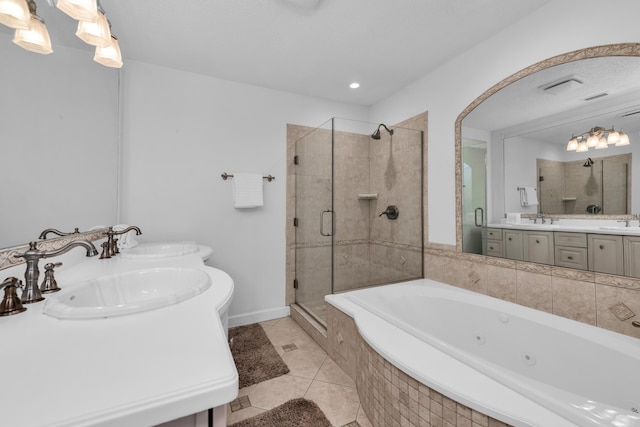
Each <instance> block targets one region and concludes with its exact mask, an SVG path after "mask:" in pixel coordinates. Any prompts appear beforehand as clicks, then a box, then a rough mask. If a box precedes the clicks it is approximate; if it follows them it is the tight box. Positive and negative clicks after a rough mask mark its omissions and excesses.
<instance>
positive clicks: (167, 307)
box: [0, 242, 238, 427]
mask: <svg viewBox="0 0 640 427" xmlns="http://www.w3.org/2000/svg"><path fill="white" fill-rule="evenodd" d="M94 243H98V242H94ZM179 246H180V245H178V244H174V245H172V244H165V245H155V247H154V245H150V244H149V245H144V244H142V245H139V246H138V247H137V249H136V248H134V249H135V250H130V251H129V253H124V252H123V253H121V254H120V255H118V256H115V257H113V258H111V259H99V257H97V256H95V257H92V258H86V257H85V251H83V250H71V251H69V252H68V253H67V254H65V255H62V256H60V257H57V258H56V261H62V262H63V266H64V267H61V268H60V271H56V280H57V283H58V286H59V287H60V288H62V290H61V291H60V292H57V293H52V294H47V295H46V299H45V301H42V302H37V303H32V304H26V305H25V307H26V308H27V310H26V311H25V312H23V313H20V314H15V315H11V316H6V317H0V337H2V340H3V346H2V347H3V348H2V360H3V362H4V363H3V366H4V372H3V375H2V381H3V387H0V401H1V402H3V405H2V407H3V410H2V421H1V424H2V425H11V426H22V427H36V426H88V425H96V426H118V427H123V426H135V427H139V426H152V425H158V424H162V423H165V422H169V421H171V420H176V419H179V418H183V417H190V418H191V420H190V421H189V420H187V421H188V422H185V421H184V419H183V420H182V421H181V422H180V425H194V426H201V425H204V426H206V425H208V412H209V411H208V409H210V408H214V410H213V422H214V424H213V425H214V426H216V427H218V426H226V414H225V407H226V404H227V403H228V402H230V401H232V400H233V399H235V398H236V396H237V393H238V375H237V371H236V368H235V365H234V362H233V358H232V356H231V353H230V350H229V347H228V345H227V320H226V319H227V311H228V308H229V305H230V303H231V298H232V295H233V280H232V279H231V278H230V277H229V275H227V274H226V273H225V272H223V271H221V270H218V269H215V268H212V267H208V266H205V265H204V262H203V257H205V258H206V257H207V256H208V255H209V254H210V249H209V248H206V247H201V246H200V247H196V248H197V250H184V247H181V248H179ZM41 264H44V263H42V262H41ZM24 268H25V267H24V264H22V265H18V266H15V267H11V268H9V269H6V270H2V277H8V276H15V277H18V278H22V276H23V275H24ZM40 268H41V269H42V266H40Z"/></svg>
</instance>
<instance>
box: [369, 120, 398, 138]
mask: <svg viewBox="0 0 640 427" xmlns="http://www.w3.org/2000/svg"><path fill="white" fill-rule="evenodd" d="M381 127H384V128H385V129H386V130H387V132H389V135H393V129H389V128H388V127H387V125H385V124H384V123H380V124H379V125H378V129H376V131H375V132H374V133H372V134H371V139H380V128H381Z"/></svg>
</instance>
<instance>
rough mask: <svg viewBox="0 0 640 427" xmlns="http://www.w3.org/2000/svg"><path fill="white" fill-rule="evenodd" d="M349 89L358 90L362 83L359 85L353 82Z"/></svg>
mask: <svg viewBox="0 0 640 427" xmlns="http://www.w3.org/2000/svg"><path fill="white" fill-rule="evenodd" d="M349 87H350V88H351V89H358V88H359V87H360V83H358V82H353V83H351V84H350V85H349Z"/></svg>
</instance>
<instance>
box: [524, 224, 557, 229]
mask: <svg viewBox="0 0 640 427" xmlns="http://www.w3.org/2000/svg"><path fill="white" fill-rule="evenodd" d="M514 227H515V228H519V229H522V230H553V229H555V228H560V225H558V224H518V225H514Z"/></svg>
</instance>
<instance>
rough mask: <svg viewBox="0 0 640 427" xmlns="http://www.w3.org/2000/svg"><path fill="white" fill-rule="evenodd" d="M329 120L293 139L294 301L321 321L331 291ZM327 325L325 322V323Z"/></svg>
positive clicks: (330, 125) (330, 157) (330, 150)
mask: <svg viewBox="0 0 640 427" xmlns="http://www.w3.org/2000/svg"><path fill="white" fill-rule="evenodd" d="M332 123H333V121H332V120H329V121H328V122H326V123H325V124H323V125H322V126H320V127H318V128H316V129H314V130H313V131H312V132H310V133H309V134H307V135H305V136H304V137H303V138H301V139H300V140H298V141H297V142H296V147H295V148H296V156H295V159H296V160H295V161H296V164H295V182H296V222H297V226H296V227H295V230H296V243H295V245H296V248H295V249H296V251H295V252H296V256H295V259H296V286H297V288H296V303H297V304H298V305H300V306H301V307H302V308H303V309H305V310H306V311H308V312H309V313H311V314H312V315H313V316H314V317H315V318H316V319H318V320H319V321H320V322H321V323H322V322H323V320H324V319H326V314H325V313H326V306H325V302H324V296H325V295H329V294H331V293H332V274H333V265H332V259H333V247H332V238H333V230H334V224H333V215H334V214H333V177H332V173H333V172H332V166H333V165H332V163H333V159H332V154H333V153H332V146H333V141H332V139H333V135H332ZM325 326H326V325H325Z"/></svg>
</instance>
